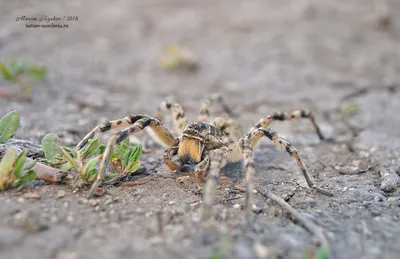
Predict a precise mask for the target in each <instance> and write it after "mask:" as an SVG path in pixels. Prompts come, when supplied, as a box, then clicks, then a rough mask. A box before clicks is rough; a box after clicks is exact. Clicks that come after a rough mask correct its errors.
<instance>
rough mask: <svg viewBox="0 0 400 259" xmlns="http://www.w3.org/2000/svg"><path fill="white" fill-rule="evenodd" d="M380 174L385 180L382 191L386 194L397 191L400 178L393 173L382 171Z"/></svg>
mask: <svg viewBox="0 0 400 259" xmlns="http://www.w3.org/2000/svg"><path fill="white" fill-rule="evenodd" d="M380 174H381V177H382V178H383V180H382V182H381V186H380V189H381V190H382V191H384V192H393V191H395V190H396V188H397V186H398V184H399V182H400V179H399V176H398V175H397V174H396V173H395V172H392V171H381V172H380Z"/></svg>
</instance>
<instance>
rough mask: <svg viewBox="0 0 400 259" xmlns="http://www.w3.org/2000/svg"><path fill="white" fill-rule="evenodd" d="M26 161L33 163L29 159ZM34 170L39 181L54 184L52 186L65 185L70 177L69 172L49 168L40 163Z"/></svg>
mask: <svg viewBox="0 0 400 259" xmlns="http://www.w3.org/2000/svg"><path fill="white" fill-rule="evenodd" d="M25 159H26V160H27V161H29V162H32V161H33V160H32V159H30V158H29V157H27V158H25ZM33 169H34V170H35V172H36V178H37V179H39V180H44V181H46V182H49V183H52V184H60V183H64V182H65V180H66V178H67V176H68V172H67V171H62V170H59V169H56V168H53V167H50V166H47V165H45V164H42V163H39V162H36V164H35V166H34V167H33Z"/></svg>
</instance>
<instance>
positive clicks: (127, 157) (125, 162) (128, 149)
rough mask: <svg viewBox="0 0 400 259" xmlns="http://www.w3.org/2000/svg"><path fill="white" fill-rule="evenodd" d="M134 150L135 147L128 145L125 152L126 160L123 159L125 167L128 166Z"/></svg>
mask: <svg viewBox="0 0 400 259" xmlns="http://www.w3.org/2000/svg"><path fill="white" fill-rule="evenodd" d="M132 152H133V148H132V147H129V146H128V148H127V151H126V152H125V154H124V160H123V161H124V167H126V166H127V165H128V164H129V157H130V155H131V154H132Z"/></svg>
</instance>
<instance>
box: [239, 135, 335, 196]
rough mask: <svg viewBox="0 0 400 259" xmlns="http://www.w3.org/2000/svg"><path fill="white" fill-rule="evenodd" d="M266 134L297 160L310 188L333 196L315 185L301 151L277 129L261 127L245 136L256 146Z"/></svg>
mask: <svg viewBox="0 0 400 259" xmlns="http://www.w3.org/2000/svg"><path fill="white" fill-rule="evenodd" d="M264 136H265V137H267V138H269V139H270V140H271V141H272V142H274V144H275V145H276V146H277V147H278V148H280V149H281V150H285V151H286V152H288V153H289V155H290V156H291V157H292V158H293V159H294V160H295V161H296V162H297V165H298V167H299V168H300V170H301V172H302V173H303V176H304V178H305V179H306V182H307V184H308V186H309V187H310V188H312V189H314V190H316V191H318V192H320V193H322V194H324V195H327V196H333V194H332V193H330V192H328V191H326V190H324V189H321V188H319V187H317V186H315V184H314V182H313V181H312V180H311V177H310V175H309V173H308V170H307V168H306V165H305V164H304V162H303V160H302V159H301V157H300V153H299V151H298V150H297V149H296V148H295V147H294V146H293V145H292V144H290V143H289V142H288V141H287V140H286V139H284V138H282V137H280V136H279V135H278V133H276V132H275V131H273V130H271V129H270V128H267V129H263V128H259V129H256V130H254V131H252V132H251V133H249V134H247V135H246V136H245V138H246V137H247V138H249V139H250V142H251V146H252V147H254V146H256V145H257V143H258V141H259V140H260V139H261V138H262V137H264Z"/></svg>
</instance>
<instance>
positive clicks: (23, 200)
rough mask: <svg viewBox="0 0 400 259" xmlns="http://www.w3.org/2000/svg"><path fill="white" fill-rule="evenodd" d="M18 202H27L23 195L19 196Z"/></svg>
mask: <svg viewBox="0 0 400 259" xmlns="http://www.w3.org/2000/svg"><path fill="white" fill-rule="evenodd" d="M17 202H18V203H24V202H25V199H24V198H22V197H19V198H18V199H17Z"/></svg>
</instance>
